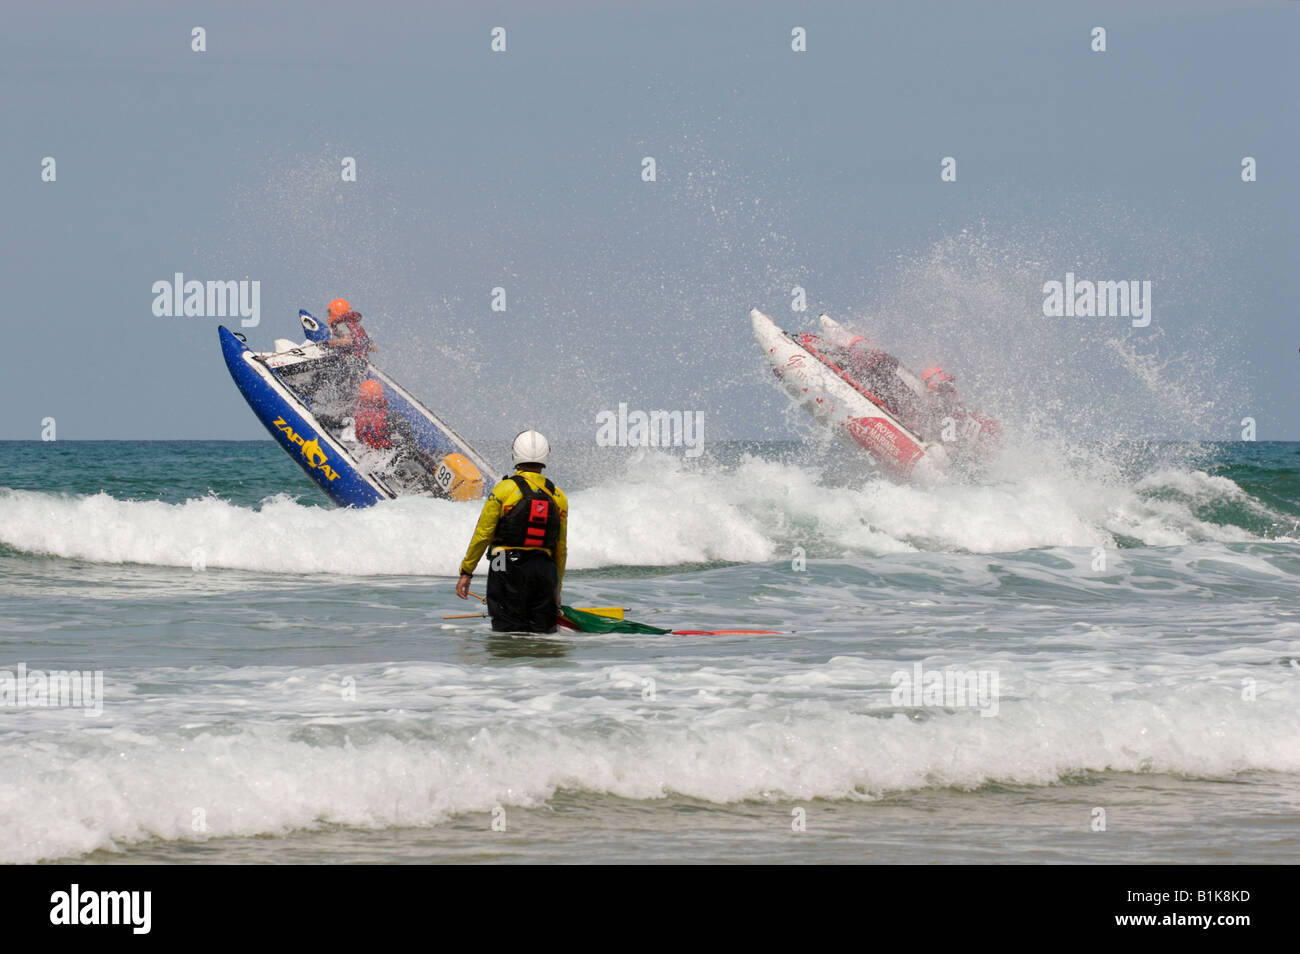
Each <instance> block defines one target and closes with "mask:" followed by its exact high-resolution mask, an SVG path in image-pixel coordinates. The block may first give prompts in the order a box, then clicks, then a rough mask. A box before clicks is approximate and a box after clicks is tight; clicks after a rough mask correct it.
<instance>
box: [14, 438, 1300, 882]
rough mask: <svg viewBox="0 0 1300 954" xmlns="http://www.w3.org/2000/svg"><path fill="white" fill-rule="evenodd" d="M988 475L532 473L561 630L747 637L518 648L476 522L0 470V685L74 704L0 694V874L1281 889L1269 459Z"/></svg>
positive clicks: (180, 447) (1298, 793)
mask: <svg viewBox="0 0 1300 954" xmlns="http://www.w3.org/2000/svg"><path fill="white" fill-rule="evenodd" d="M485 450H488V449H486V448H485ZM492 450H493V451H494V452H495V454H496V456H497V457H498V458H503V457H504V454H503V453H502V449H501V448H493V449H492ZM1005 457H1006V459H1001V460H998V461H994V462H993V463H991V464H990V466H989V467H988V468H987V469H985V470H984V471H982V472H981V473H979V474H978V475H967V476H965V477H957V478H954V479H953V480H950V481H946V482H943V483H940V484H936V485H932V486H928V487H922V486H915V485H906V484H897V483H891V482H889V481H886V480H883V479H881V478H879V477H877V476H875V475H873V474H871V473H870V472H869V469H867V468H866V467H865V466H864V465H863V463H862V461H861V460H860V459H859V458H858V457H857V456H856V455H854V454H853V453H852V452H850V451H847V450H844V449H841V448H821V449H820V450H819V449H817V448H811V449H810V448H809V447H808V446H806V445H804V444H791V443H766V444H762V443H757V444H726V445H723V444H714V445H712V446H711V447H710V449H709V451H708V452H707V453H705V454H704V455H703V456H701V457H699V458H695V459H686V458H685V457H684V456H682V455H680V454H677V455H673V454H671V453H667V452H645V451H638V450H626V449H611V448H597V447H582V446H576V445H575V446H570V447H565V446H564V445H560V446H558V447H557V449H556V454H555V462H554V466H553V467H552V469H551V471H548V473H550V474H551V476H552V477H553V478H554V479H555V480H556V481H557V482H558V483H559V484H560V485H561V486H562V487H564V488H565V490H566V492H567V493H568V495H569V500H570V504H571V514H570V529H569V572H568V574H567V576H566V578H565V601H566V602H568V603H572V604H574V605H579V606H582V605H598V606H622V607H627V608H628V610H629V612H628V616H629V618H631V619H635V620H638V621H640V622H645V623H650V624H653V625H655V626H660V627H664V628H673V629H704V630H714V629H763V630H776V631H777V632H776V633H774V634H764V635H756V634H729V635H712V636H682V635H665V636H645V635H616V634H610V635H580V634H565V633H561V634H558V635H555V636H534V637H522V636H508V635H498V634H493V633H492V632H491V631H490V629H489V627H488V625H487V622H486V621H485V620H483V619H481V618H471V619H460V620H446V619H444V618H443V617H444V616H447V615H452V614H458V613H472V612H476V611H478V609H479V606H478V604H476V603H474V602H473V601H471V602H469V603H466V602H462V601H460V600H458V599H457V598H456V597H455V594H454V591H453V588H454V583H455V575H456V572H457V565H458V563H459V561H460V560H461V558H462V556H463V554H464V550H465V546H466V544H467V543H468V540H469V537H470V534H471V532H472V528H473V526H474V523H475V520H476V519H477V516H478V505H477V504H472V503H469V504H466V503H451V502H445V501H437V500H430V499H406V500H400V501H393V502H387V503H384V504H381V505H379V506H376V507H373V508H370V509H365V510H341V509H337V508H334V507H332V506H331V505H329V503H328V502H327V501H326V500H325V498H324V496H323V495H322V494H321V493H320V492H319V491H318V490H317V489H316V488H315V486H314V485H313V484H311V483H310V482H309V481H308V480H307V478H306V477H305V476H303V475H302V474H301V472H299V471H298V470H297V468H296V467H295V466H294V464H293V463H292V462H291V461H290V460H289V458H288V457H287V456H286V455H284V454H283V452H282V451H280V449H279V448H278V447H277V446H276V445H274V444H272V443H271V442H269V441H254V442H230V443H228V442H176V443H168V442H102V443H100V442H65V441H58V442H51V443H40V442H9V443H0V488H3V489H0V689H3V688H4V683H3V679H4V675H3V672H9V673H11V674H15V678H16V674H17V672H18V671H19V667H20V666H21V667H25V671H26V672H27V673H28V674H30V673H33V672H34V673H44V674H46V675H47V676H49V677H51V678H52V677H53V674H56V673H58V672H69V673H77V674H98V675H99V676H100V677H102V683H101V685H102V697H101V698H100V699H99V700H98V701H99V708H100V711H99V713H98V714H96V713H95V712H94V711H93V706H92V705H91V701H90V700H88V699H82V700H81V702H80V704H78V705H73V704H70V700H68V699H64V700H63V702H64V703H65V704H63V705H57V704H51V703H54V702H58V701H59V699H58V698H57V693H49V692H47V693H46V694H45V695H44V696H42V695H41V694H40V693H39V692H37V694H36V696H35V698H32V697H31V696H30V695H29V696H27V697H26V698H19V697H18V696H17V695H16V694H15V692H14V691H10V692H9V693H8V695H7V696H6V697H5V701H6V702H7V703H9V704H7V705H4V706H0V830H3V831H4V832H5V834H6V838H5V839H4V841H3V842H2V843H0V862H35V861H52V860H59V861H86V862H93V863H111V862H128V863H130V862H160V861H162V862H189V861H195V862H198V861H211V862H273V861H274V862H326V861H331V862H359V861H372V862H429V861H539V862H540V861H572V862H617V861H663V862H667V861H700V862H708V861H786V860H793V861H811V862H840V861H865V862H966V861H981V862H983V861H993V862H1025V861H1050V862H1098V863H1134V862H1294V861H1296V860H1297V859H1300V814H1298V812H1300V612H1298V610H1297V602H1298V601H1297V594H1300V544H1298V543H1297V541H1298V540H1300V530H1298V529H1297V524H1300V444H1280V443H1272V444H1270V443H1239V444H1221V445H1190V444H1173V443H1171V444H1148V445H1126V446H1109V447H1095V448H1078V449H1076V452H1074V453H1063V454H1059V455H1054V456H1051V457H1050V458H1045V457H1038V458H1032V457H1024V456H1022V457H1019V458H1018V457H1016V455H1005ZM552 471H553V473H552ZM483 579H484V578H483V576H482V575H479V576H476V577H475V584H476V587H475V588H476V589H478V590H480V591H481V587H482V585H483ZM30 685H31V683H30V677H29V679H28V686H29V687H30ZM49 685H53V683H52V682H51V683H49ZM87 685H90V686H93V685H94V683H93V680H92V682H91V683H87ZM14 687H15V683H13V682H11V683H10V689H11V690H12V689H14Z"/></svg>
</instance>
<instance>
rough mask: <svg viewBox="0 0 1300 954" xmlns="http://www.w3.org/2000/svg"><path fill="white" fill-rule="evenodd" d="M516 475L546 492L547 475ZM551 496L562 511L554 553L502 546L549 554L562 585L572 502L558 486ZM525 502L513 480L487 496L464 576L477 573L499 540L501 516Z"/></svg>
mask: <svg viewBox="0 0 1300 954" xmlns="http://www.w3.org/2000/svg"><path fill="white" fill-rule="evenodd" d="M515 473H516V474H517V475H519V476H520V477H522V478H524V480H526V481H528V485H529V486H530V487H532V488H533V489H534V490H540V491H542V492H543V493H545V491H546V478H545V477H544V476H542V475H541V474H539V473H537V472H535V471H531V470H517V471H515ZM552 497H553V499H554V500H555V508H556V509H557V510H558V511H559V512H560V537H559V539H558V540H556V541H555V552H554V553H551V551H550V550H547V549H546V548H545V547H501V549H503V550H541V551H543V552H544V553H547V554H550V556H551V557H552V558H553V559H554V560H555V568H556V569H557V570H558V571H559V582H560V583H563V582H564V563H565V561H566V560H567V559H568V556H569V547H568V534H569V500H568V498H567V497H565V496H564V491H563V490H561V489H560V488H559V487H556V488H555V493H554V494H553V495H552ZM523 499H524V495H523V494H521V493H520V492H519V487H518V485H516V484H515V482H514V481H513V480H510V479H506V480H503V481H501V483H499V484H497V485H496V486H495V487H493V488H492V493H490V494H488V499H487V500H486V501H484V503H483V512H482V513H481V514H479V518H478V526H477V527H475V528H474V537H473V539H471V540H470V542H469V549H468V550H466V551H465V559H464V560H463V561H461V564H460V572H461V573H473V572H474V568H475V567H477V566H478V561H479V560H480V559H482V557H483V551H485V550H486V549H487V548H488V547H489V546H491V545H492V543H493V541H494V540H495V538H496V535H497V521H498V520H500V519H501V516H502V514H507V513H509V512H510V511H511V510H513V509H514V507H515V505H516V504H518V503H519V502H520V501H522V500H523Z"/></svg>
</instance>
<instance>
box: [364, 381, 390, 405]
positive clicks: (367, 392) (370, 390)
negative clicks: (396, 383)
mask: <svg viewBox="0 0 1300 954" xmlns="http://www.w3.org/2000/svg"><path fill="white" fill-rule="evenodd" d="M357 398H358V399H359V400H361V401H363V402H364V403H366V404H387V403H388V398H386V397H384V386H383V385H382V384H380V383H379V382H378V381H376V380H375V379H374V378H371V379H370V380H369V381H362V382H361V391H360V392H359V393H358V394H357Z"/></svg>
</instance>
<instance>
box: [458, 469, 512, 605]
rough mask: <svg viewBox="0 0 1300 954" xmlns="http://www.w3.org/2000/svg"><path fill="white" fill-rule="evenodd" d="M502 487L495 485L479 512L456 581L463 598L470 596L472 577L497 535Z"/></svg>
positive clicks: (459, 594)
mask: <svg viewBox="0 0 1300 954" xmlns="http://www.w3.org/2000/svg"><path fill="white" fill-rule="evenodd" d="M511 486H514V485H513V484H512V485H511ZM500 487H501V485H500V484H498V485H497V486H496V487H494V488H493V490H492V493H490V494H489V495H488V499H487V500H485V501H484V502H483V512H482V513H480V514H479V517H478V525H477V526H475V528H474V536H473V537H472V538H471V539H470V541H469V549H468V550H466V551H465V559H463V560H461V562H460V579H459V580H458V581H457V583H456V595H457V596H459V597H460V598H461V599H465V598H466V597H467V596H469V581H470V577H472V576H473V575H474V570H475V568H476V567H477V566H478V561H479V560H481V559H482V558H483V552H484V551H485V550H487V548H488V545H489V544H491V542H492V538H493V537H494V536H496V532H497V521H498V520H500V519H501V499H500V498H499V497H498V496H497V490H498V489H500Z"/></svg>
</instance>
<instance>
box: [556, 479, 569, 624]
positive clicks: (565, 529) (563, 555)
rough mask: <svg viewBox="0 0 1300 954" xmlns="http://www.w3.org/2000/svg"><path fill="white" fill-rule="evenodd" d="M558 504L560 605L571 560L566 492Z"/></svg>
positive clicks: (558, 594) (557, 597)
mask: <svg viewBox="0 0 1300 954" xmlns="http://www.w3.org/2000/svg"><path fill="white" fill-rule="evenodd" d="M558 496H559V498H560V499H559V500H557V501H556V504H558V505H559V510H560V536H559V537H558V538H557V539H556V541H555V605H556V606H559V605H560V591H561V590H562V589H563V588H564V565H565V564H566V563H567V562H568V561H569V500H568V498H567V497H565V496H564V492H563V491H560V493H559V494H558Z"/></svg>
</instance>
